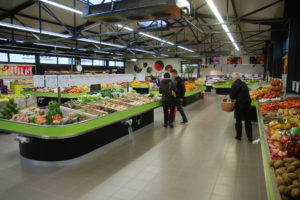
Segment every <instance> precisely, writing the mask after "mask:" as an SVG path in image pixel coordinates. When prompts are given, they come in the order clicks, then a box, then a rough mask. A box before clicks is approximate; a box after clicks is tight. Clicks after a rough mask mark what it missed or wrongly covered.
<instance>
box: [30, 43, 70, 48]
mask: <svg viewBox="0 0 300 200" xmlns="http://www.w3.org/2000/svg"><path fill="white" fill-rule="evenodd" d="M33 44H34V45H38V46H45V47H55V48H62V49H74V48H73V47H66V46H61V45H54V44H46V43H33Z"/></svg>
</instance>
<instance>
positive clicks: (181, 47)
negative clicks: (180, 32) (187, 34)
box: [177, 45, 195, 53]
mask: <svg viewBox="0 0 300 200" xmlns="http://www.w3.org/2000/svg"><path fill="white" fill-rule="evenodd" d="M177 47H178V48H180V49H183V50H186V51H189V52H192V53H194V52H195V51H193V50H191V49H188V48H185V47H183V46H180V45H178V46H177Z"/></svg>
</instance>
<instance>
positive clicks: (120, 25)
mask: <svg viewBox="0 0 300 200" xmlns="http://www.w3.org/2000/svg"><path fill="white" fill-rule="evenodd" d="M116 26H117V27H120V28H123V29H125V30H127V31H134V29H132V28H130V27H127V26H123V25H122V24H116ZM138 34H140V35H143V36H145V37H148V38H152V39H154V40H157V41H159V42H162V43H163V44H164V43H167V44H169V45H172V46H173V45H175V43H173V42H170V41H168V40H164V39H161V38H159V37H156V36H154V35H150V34H148V33H143V32H138ZM178 47H179V48H181V49H184V50H186V51H189V52H192V53H194V52H195V51H194V50H192V49H188V48H185V47H183V46H178Z"/></svg>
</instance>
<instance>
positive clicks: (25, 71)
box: [0, 64, 33, 76]
mask: <svg viewBox="0 0 300 200" xmlns="http://www.w3.org/2000/svg"><path fill="white" fill-rule="evenodd" d="M32 67H33V66H27V65H8V64H1V65H0V68H1V69H0V76H32Z"/></svg>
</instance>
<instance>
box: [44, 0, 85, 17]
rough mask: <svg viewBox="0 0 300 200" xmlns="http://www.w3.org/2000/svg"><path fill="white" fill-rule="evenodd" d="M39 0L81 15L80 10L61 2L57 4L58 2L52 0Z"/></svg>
mask: <svg viewBox="0 0 300 200" xmlns="http://www.w3.org/2000/svg"><path fill="white" fill-rule="evenodd" d="M40 1H42V2H44V3H48V4H50V5H52V6H56V7H58V8H62V9H65V10H68V11H71V12H74V13H77V14H80V15H82V12H81V11H80V10H76V9H74V8H71V7H69V6H65V5H63V4H59V3H56V2H54V1H49V0H40Z"/></svg>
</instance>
